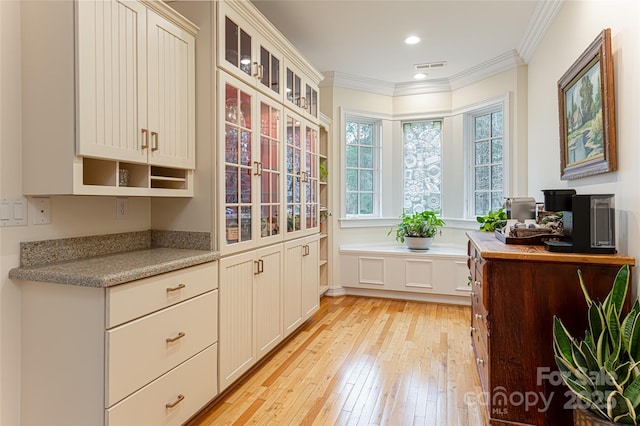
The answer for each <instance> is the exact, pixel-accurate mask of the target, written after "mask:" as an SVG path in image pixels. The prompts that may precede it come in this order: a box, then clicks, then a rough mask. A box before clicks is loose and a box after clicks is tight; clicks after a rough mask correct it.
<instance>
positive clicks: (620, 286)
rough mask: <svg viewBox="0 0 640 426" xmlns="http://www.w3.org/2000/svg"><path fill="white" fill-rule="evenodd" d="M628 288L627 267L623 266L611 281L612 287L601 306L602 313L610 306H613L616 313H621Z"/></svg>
mask: <svg viewBox="0 0 640 426" xmlns="http://www.w3.org/2000/svg"><path fill="white" fill-rule="evenodd" d="M628 287H629V265H624V266H623V267H621V268H620V270H619V271H618V273H617V274H616V278H615V279H614V280H613V287H612V288H611V291H610V292H609V294H608V295H607V298H606V299H605V300H604V303H603V304H602V306H603V308H604V311H605V312H607V311H608V310H609V307H610V306H615V307H616V311H617V312H622V306H623V305H624V299H625V298H626V297H627V288H628Z"/></svg>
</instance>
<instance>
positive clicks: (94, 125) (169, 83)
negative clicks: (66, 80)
mask: <svg viewBox="0 0 640 426" xmlns="http://www.w3.org/2000/svg"><path fill="white" fill-rule="evenodd" d="M76 10H77V14H78V23H77V25H78V35H77V44H78V129H79V138H78V147H77V151H78V152H77V153H78V155H81V156H95V157H101V158H113V159H119V160H126V161H137V162H148V163H150V164H154V165H160V166H168V167H182V168H190V169H193V168H195V132H194V126H195V117H194V115H195V111H194V105H195V84H194V77H193V76H194V75H195V74H194V73H195V68H194V67H195V40H194V36H193V35H192V34H190V33H189V32H187V31H186V30H184V29H183V28H180V27H178V26H177V25H175V24H174V23H172V22H170V21H169V20H167V19H165V18H163V17H161V16H160V15H158V14H157V13H155V12H154V11H152V10H148V9H147V7H146V6H145V5H144V4H143V3H139V2H120V1H108V2H105V1H97V2H94V1H80V2H78V3H77V9H76Z"/></svg>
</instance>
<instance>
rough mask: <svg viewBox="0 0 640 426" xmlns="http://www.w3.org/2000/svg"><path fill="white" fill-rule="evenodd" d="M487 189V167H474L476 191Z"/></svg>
mask: <svg viewBox="0 0 640 426" xmlns="http://www.w3.org/2000/svg"><path fill="white" fill-rule="evenodd" d="M488 189H489V167H488V166H481V167H476V191H477V190H488Z"/></svg>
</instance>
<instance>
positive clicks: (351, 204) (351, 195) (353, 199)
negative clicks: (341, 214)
mask: <svg viewBox="0 0 640 426" xmlns="http://www.w3.org/2000/svg"><path fill="white" fill-rule="evenodd" d="M347 214H358V193H357V192H347Z"/></svg>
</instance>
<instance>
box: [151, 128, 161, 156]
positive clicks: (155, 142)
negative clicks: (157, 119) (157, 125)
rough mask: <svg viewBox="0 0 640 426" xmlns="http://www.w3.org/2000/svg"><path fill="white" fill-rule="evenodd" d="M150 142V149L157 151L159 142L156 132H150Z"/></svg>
mask: <svg viewBox="0 0 640 426" xmlns="http://www.w3.org/2000/svg"><path fill="white" fill-rule="evenodd" d="M151 142H153V146H152V147H151V151H157V150H158V148H159V147H160V142H159V141H158V132H151Z"/></svg>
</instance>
